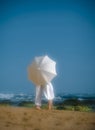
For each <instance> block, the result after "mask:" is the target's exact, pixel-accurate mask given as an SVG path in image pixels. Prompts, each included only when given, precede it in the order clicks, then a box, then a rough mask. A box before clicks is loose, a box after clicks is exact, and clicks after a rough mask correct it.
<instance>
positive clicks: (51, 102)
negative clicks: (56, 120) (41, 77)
mask: <svg viewBox="0 0 95 130" xmlns="http://www.w3.org/2000/svg"><path fill="white" fill-rule="evenodd" d="M52 106H53V101H52V100H49V101H48V109H49V110H51V109H52Z"/></svg>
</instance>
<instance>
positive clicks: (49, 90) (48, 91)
mask: <svg viewBox="0 0 95 130" xmlns="http://www.w3.org/2000/svg"><path fill="white" fill-rule="evenodd" d="M42 94H44V96H45V98H46V99H47V100H48V109H49V110H50V109H52V105H53V99H54V90H53V86H52V84H51V83H50V82H49V83H48V84H46V85H44V86H43V85H42V86H36V96H35V105H36V108H37V109H41V98H42Z"/></svg>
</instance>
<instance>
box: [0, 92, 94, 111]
mask: <svg viewBox="0 0 95 130" xmlns="http://www.w3.org/2000/svg"><path fill="white" fill-rule="evenodd" d="M34 100H35V95H34V94H24V93H19V94H14V93H7V94H5V93H0V104H1V105H11V106H18V107H20V106H25V103H26V104H29V103H32V104H34ZM42 102H43V103H46V102H47V100H46V99H45V98H44V97H42ZM54 105H55V106H57V108H63V109H64V108H66V107H63V106H64V105H65V106H80V105H81V106H83V105H85V106H87V107H90V108H91V109H92V110H93V111H94V112H95V94H66V93H59V94H56V96H55V98H54ZM26 106H27V105H26Z"/></svg>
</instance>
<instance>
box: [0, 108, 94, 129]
mask: <svg viewBox="0 0 95 130" xmlns="http://www.w3.org/2000/svg"><path fill="white" fill-rule="evenodd" d="M0 130H95V113H94V112H78V111H64V110H47V109H42V110H35V109H34V108H25V107H23V108H22V107H10V106H0Z"/></svg>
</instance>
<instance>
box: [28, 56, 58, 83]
mask: <svg viewBox="0 0 95 130" xmlns="http://www.w3.org/2000/svg"><path fill="white" fill-rule="evenodd" d="M56 75H57V73H56V62H55V61H53V60H52V59H51V58H49V57H48V56H39V57H35V58H34V61H33V63H32V64H31V65H30V66H29V67H28V78H29V80H32V82H33V83H34V84H35V85H44V84H46V83H49V82H50V81H51V80H52V79H53V78H54V77H55V76H56Z"/></svg>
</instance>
